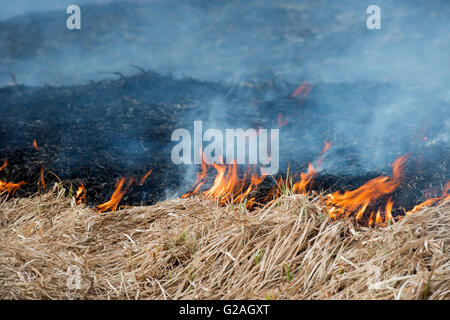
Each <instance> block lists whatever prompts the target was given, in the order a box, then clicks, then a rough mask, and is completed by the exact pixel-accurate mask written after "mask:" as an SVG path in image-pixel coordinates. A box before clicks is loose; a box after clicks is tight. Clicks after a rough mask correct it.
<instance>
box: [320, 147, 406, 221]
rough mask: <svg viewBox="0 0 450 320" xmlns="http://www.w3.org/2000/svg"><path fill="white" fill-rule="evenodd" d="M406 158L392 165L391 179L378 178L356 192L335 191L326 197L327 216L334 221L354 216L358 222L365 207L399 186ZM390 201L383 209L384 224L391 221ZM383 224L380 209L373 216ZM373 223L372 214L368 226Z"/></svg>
mask: <svg viewBox="0 0 450 320" xmlns="http://www.w3.org/2000/svg"><path fill="white" fill-rule="evenodd" d="M407 158H408V156H407V155H404V156H401V157H399V158H398V159H397V160H395V161H394V163H393V164H392V167H393V170H392V171H393V174H392V177H385V176H380V177H377V178H374V179H372V180H370V181H368V182H367V183H366V184H364V185H362V186H361V187H359V188H358V189H356V190H353V191H345V192H344V193H343V194H342V193H340V192H339V191H336V192H334V193H332V194H329V195H327V200H326V204H327V206H328V208H329V215H330V217H331V218H333V219H336V218H338V217H341V216H349V215H351V214H355V216H356V220H360V219H361V218H362V217H363V216H364V213H365V212H366V209H367V207H368V206H369V205H370V204H373V203H374V202H375V201H376V200H377V199H379V198H380V197H382V196H385V195H388V194H390V193H392V192H393V191H394V190H395V189H396V188H397V187H398V186H399V184H400V180H401V177H402V173H403V169H404V165H405V162H406V160H407ZM392 206H393V202H392V200H389V201H388V203H387V204H386V207H385V210H384V211H385V212H384V216H385V219H384V221H385V223H387V222H388V221H390V220H392ZM382 222H383V219H382V215H381V212H380V209H378V211H377V213H376V214H375V223H376V224H381V223H382ZM371 223H373V212H372V213H371V214H370V217H369V225H371Z"/></svg>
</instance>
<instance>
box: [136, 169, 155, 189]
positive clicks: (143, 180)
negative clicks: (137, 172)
mask: <svg viewBox="0 0 450 320" xmlns="http://www.w3.org/2000/svg"><path fill="white" fill-rule="evenodd" d="M152 171H153V170H152V169H150V170H148V171H147V173H146V174H145V175H144V176H143V177H142V179H141V181H139V185H140V186H142V185H143V184H144V182H145V180H147V178H148V176H149V175H150V173H152Z"/></svg>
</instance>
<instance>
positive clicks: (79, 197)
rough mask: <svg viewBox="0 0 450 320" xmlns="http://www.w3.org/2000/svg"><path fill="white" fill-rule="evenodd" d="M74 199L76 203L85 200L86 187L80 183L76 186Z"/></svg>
mask: <svg viewBox="0 0 450 320" xmlns="http://www.w3.org/2000/svg"><path fill="white" fill-rule="evenodd" d="M75 199H76V201H77V204H81V203H83V202H86V188H85V187H84V184H81V186H79V187H78V190H77V193H76V195H75Z"/></svg>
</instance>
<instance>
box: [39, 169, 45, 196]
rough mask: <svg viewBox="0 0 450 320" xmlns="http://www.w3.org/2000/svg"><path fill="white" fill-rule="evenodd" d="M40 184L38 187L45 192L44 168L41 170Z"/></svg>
mask: <svg viewBox="0 0 450 320" xmlns="http://www.w3.org/2000/svg"><path fill="white" fill-rule="evenodd" d="M40 176H41V182H40V187H41V188H42V191H44V192H45V181H44V168H43V167H42V168H41V174H40Z"/></svg>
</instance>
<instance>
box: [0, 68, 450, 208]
mask: <svg viewBox="0 0 450 320" xmlns="http://www.w3.org/2000/svg"><path fill="white" fill-rule="evenodd" d="M111 77H112V78H113V79H107V80H102V81H99V82H91V83H89V84H86V85H76V86H64V87H53V86H43V87H29V86H24V85H15V86H9V87H3V88H1V89H0V111H1V115H2V116H1V121H0V159H1V160H2V161H3V159H6V158H7V159H8V166H7V167H6V168H5V169H4V170H3V171H2V172H0V179H2V180H5V181H13V182H19V181H25V182H26V183H27V184H26V185H25V186H23V187H22V188H21V189H19V191H18V192H17V193H16V195H15V196H16V197H25V196H30V195H32V194H34V193H36V192H38V190H39V179H40V170H41V168H44V178H45V182H46V185H47V187H48V186H51V185H53V183H55V182H59V180H61V182H62V183H63V184H64V185H65V186H66V187H68V188H70V186H71V185H72V188H73V189H75V188H76V187H78V186H79V185H80V184H81V183H83V184H84V185H85V187H86V189H87V203H88V205H90V206H94V205H98V204H100V203H103V202H105V201H107V200H109V198H110V196H111V194H112V192H113V190H114V185H115V183H116V182H117V181H118V180H119V179H120V178H121V177H127V178H131V177H134V178H135V180H137V181H139V179H140V178H141V177H142V176H143V175H144V174H145V173H146V172H147V171H148V170H150V169H152V170H153V172H152V173H151V175H150V176H149V177H148V179H147V180H146V181H145V183H144V184H143V185H142V186H139V185H138V184H137V183H135V184H133V185H132V186H131V187H130V188H129V189H128V191H127V192H126V194H125V196H124V197H123V199H122V201H121V204H127V205H144V204H146V205H147V204H153V203H155V202H157V201H160V200H163V199H166V198H169V197H175V196H179V195H181V194H183V193H185V192H187V191H189V189H190V187H191V184H192V182H193V179H195V175H194V172H193V171H192V170H191V171H189V170H188V169H189V166H188V165H175V164H173V162H172V161H171V150H172V147H173V146H174V144H175V143H174V142H171V141H170V139H171V134H172V132H173V130H175V129H177V128H186V129H188V130H190V131H191V132H192V127H193V121H194V120H203V121H204V125H203V126H204V130H206V128H210V127H213V128H214V127H215V128H244V129H246V128H251V127H253V128H258V127H262V128H278V125H277V117H278V114H280V113H281V114H282V115H283V118H286V117H287V119H288V122H287V124H286V125H284V126H282V127H280V162H281V166H280V171H279V174H282V175H284V174H285V173H286V170H287V168H288V166H289V170H290V172H292V173H299V172H300V171H305V170H306V167H307V163H308V161H314V160H315V159H316V158H317V156H318V155H319V154H320V151H321V149H322V147H323V143H324V142H325V141H327V140H328V141H332V142H333V145H332V148H331V149H330V151H329V153H328V154H327V157H326V158H325V161H324V165H325V166H324V170H323V171H322V172H321V173H320V174H319V175H318V177H316V179H315V180H314V183H313V185H312V189H313V190H317V191H320V190H327V191H336V190H342V191H344V190H352V189H355V188H357V187H359V186H361V185H362V184H364V183H365V182H367V181H368V180H370V179H372V178H374V177H376V176H379V175H381V174H384V175H391V173H392V171H391V168H390V166H389V165H382V166H376V165H375V166H373V167H370V166H369V168H367V167H364V166H361V163H364V162H365V161H366V159H367V161H370V159H371V158H372V157H374V156H375V155H374V154H373V152H374V150H380V152H384V153H385V154H386V157H387V158H389V159H391V161H390V162H392V161H394V160H395V159H396V158H397V157H399V156H401V155H402V154H404V153H406V152H409V154H410V156H409V160H408V161H407V166H406V169H405V177H404V179H403V182H402V184H401V185H400V186H399V188H398V189H397V190H396V191H395V192H394V193H393V195H392V197H393V200H394V202H395V209H394V213H396V214H399V213H401V212H402V211H403V208H404V209H406V210H409V209H411V208H412V207H413V206H414V205H416V204H418V203H420V202H421V201H423V200H425V199H426V198H427V197H429V196H431V195H440V194H441V192H442V187H443V185H444V184H445V182H446V181H448V180H450V175H449V173H448V172H449V171H448V166H449V163H448V161H449V160H448V159H450V148H449V145H448V143H442V142H441V143H436V144H429V143H427V140H424V136H429V137H432V136H433V134H435V133H436V132H435V131H436V130H438V129H436V128H439V124H438V125H433V126H430V125H428V126H424V127H422V128H409V127H408V126H409V125H411V124H410V123H409V121H407V119H403V120H402V121H399V123H398V124H397V125H396V127H395V128H393V129H394V130H393V133H392V135H383V138H380V139H378V140H377V141H375V142H374V141H371V142H370V144H371V147H372V148H371V149H369V151H368V152H367V153H364V152H361V151H360V150H361V148H363V147H365V146H366V145H367V143H368V142H367V141H366V140H365V139H363V138H361V137H360V136H359V135H358V134H355V133H358V132H359V130H363V129H364V128H365V127H366V126H367V125H368V123H369V119H370V118H371V116H372V115H373V114H374V113H376V111H377V110H376V109H374V107H373V101H374V100H376V101H377V102H378V103H382V102H383V97H384V96H387V93H392V92H397V93H398V92H402V94H404V92H403V91H404V90H406V89H404V88H399V87H395V86H394V85H392V84H388V83H366V82H358V83H341V84H327V83H318V84H315V85H314V87H313V89H312V90H311V92H310V93H309V95H308V96H307V97H306V98H304V99H302V100H301V101H299V99H298V97H296V98H293V97H292V96H291V95H292V93H293V92H294V91H295V89H296V88H297V87H298V85H299V84H291V83H288V82H285V81H282V80H280V79H278V78H277V77H275V76H274V75H273V74H269V76H267V75H266V76H265V77H261V78H256V79H252V80H249V82H248V83H246V84H240V85H229V84H226V83H214V82H206V81H199V80H196V79H192V78H181V79H179V78H174V77H173V76H172V75H171V74H159V73H156V72H153V71H144V70H141V71H139V72H138V74H136V75H134V76H127V77H125V76H123V75H121V74H116V75H111ZM402 90H403V91H402ZM217 101H219V102H217ZM344 103H345V105H346V108H342V104H344ZM433 103H434V104H433ZM430 105H434V107H433V108H431V109H430V112H432V113H433V119H441V120H442V121H443V119H445V117H446V113H445V110H446V107H447V106H446V105H443V104H442V103H440V102H439V101H436V102H430ZM366 120H367V121H366ZM432 121H435V120H432ZM342 124H345V127H349V128H351V130H349V131H346V130H342ZM405 128H406V129H408V130H403V129H405ZM433 128H434V129H433ZM441 128H442V126H441ZM402 130H403V131H407V132H413V133H414V134H412V135H410V136H408V137H407V138H405V137H403V136H402V137H400V136H397V135H396V134H395V133H396V132H400V131H402ZM34 139H36V141H37V144H38V147H39V149H38V150H35V149H34V148H33V145H32V144H33V140H34ZM396 139H398V140H397V141H396ZM393 145H395V146H397V147H395V148H392V146H393ZM2 163H3V162H2ZM196 167H198V166H196ZM214 175H215V172H214V170H210V180H211V181H212V179H213V178H214ZM274 178H275V179H276V178H277V176H275V177H274ZM273 185H274V179H272V178H270V177H269V178H267V179H266V180H265V181H264V183H262V184H261V185H260V187H259V189H258V190H257V191H256V193H255V196H256V198H257V199H258V200H261V199H262V198H264V196H265V195H266V194H267V192H268V190H269V189H270V188H272V187H273ZM381 200H385V199H380V201H381Z"/></svg>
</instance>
